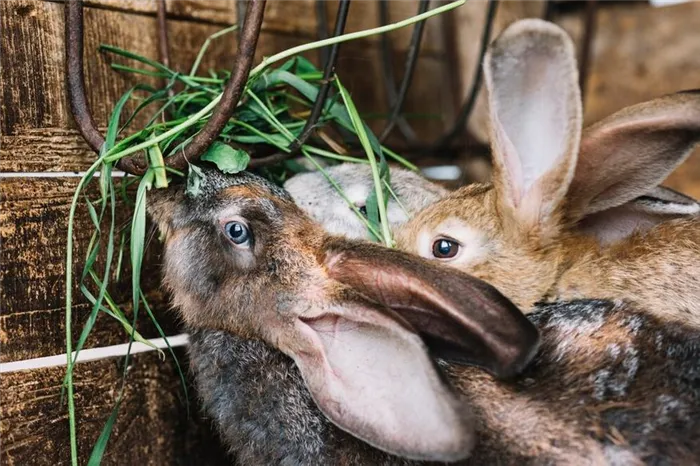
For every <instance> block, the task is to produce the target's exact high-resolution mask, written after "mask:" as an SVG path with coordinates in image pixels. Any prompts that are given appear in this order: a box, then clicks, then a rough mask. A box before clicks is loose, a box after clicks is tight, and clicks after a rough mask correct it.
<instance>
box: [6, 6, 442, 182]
mask: <svg viewBox="0 0 700 466" xmlns="http://www.w3.org/2000/svg"><path fill="white" fill-rule="evenodd" d="M280 3H286V2H280ZM3 5H4V6H3V7H2V9H1V10H0V16H1V17H2V18H1V21H2V27H3V28H5V29H4V30H6V31H10V33H9V34H3V35H2V38H1V39H0V40H2V44H0V45H2V46H3V51H4V53H3V54H2V57H0V65H2V67H1V70H0V77H2V80H0V87H2V89H1V90H0V93H1V94H2V96H3V101H2V103H1V105H2V110H3V116H4V118H3V121H2V130H3V141H2V144H0V170H1V171H6V172H23V171H75V170H84V169H86V168H87V167H88V166H89V165H90V164H92V162H93V161H94V154H92V152H91V151H90V150H89V149H88V148H87V146H86V145H85V144H84V142H82V141H81V138H80V136H79V135H78V134H77V132H76V131H75V129H74V127H73V123H72V121H71V118H70V116H69V114H68V113H67V112H68V108H67V106H66V102H65V97H64V92H65V87H64V79H63V29H62V28H63V10H62V5H61V4H58V3H44V2H36V1H30V0H22V1H21V2H20V1H13V2H12V3H10V4H3ZM22 8H24V9H22ZM29 10H31V11H29ZM18 11H19V12H20V13H21V14H20V13H18ZM85 16H86V25H87V29H86V48H85V51H86V82H87V83H89V85H88V94H89V96H88V97H89V101H90V102H91V105H92V108H93V113H94V115H95V119H96V121H97V122H98V125H101V126H103V127H104V126H105V125H106V122H107V119H108V116H109V113H110V112H111V109H112V106H113V105H114V103H115V102H116V101H117V100H118V99H119V97H120V96H121V94H122V93H123V92H124V91H126V90H127V89H129V88H130V87H131V86H133V85H134V84H136V82H137V80H136V79H135V78H134V77H133V76H131V75H126V74H123V73H116V72H114V71H113V70H111V69H110V68H109V66H108V63H109V60H111V59H112V57H108V56H105V55H102V54H99V53H98V52H97V51H96V48H97V46H98V45H99V44H100V43H109V44H113V45H116V46H119V47H122V48H126V49H128V50H133V51H135V52H136V53H140V54H143V55H145V56H149V57H151V58H155V57H156V56H157V52H156V50H157V38H156V37H155V30H154V28H155V19H154V18H152V17H149V16H138V15H136V16H135V15H130V14H125V13H122V12H119V11H110V10H104V9H92V8H88V9H86V12H85ZM18 24H19V25H20V26H17V25H18ZM125 24H129V25H130V27H128V28H127V27H124V25H125ZM170 25H171V34H172V49H173V57H172V61H173V63H174V67H175V68H177V69H188V68H189V66H190V64H191V62H192V61H193V60H194V58H195V54H196V50H197V48H198V47H199V46H200V45H201V44H202V43H203V41H204V40H205V38H206V37H207V36H208V35H210V34H211V33H213V32H215V31H217V30H218V29H219V28H218V27H217V26H211V25H207V24H193V23H188V22H183V21H170ZM37 31H38V33H37ZM303 42H304V41H303V39H299V38H295V37H291V36H284V35H273V34H264V35H263V36H262V38H261V41H260V46H259V48H258V57H259V58H261V57H262V56H263V55H267V56H269V55H270V54H272V53H274V52H277V51H279V50H284V49H286V48H288V47H291V46H294V45H298V44H300V43H303ZM37 50H40V51H41V53H38V54H37V53H36V51H37ZM232 50H233V47H232V46H231V44H230V42H229V41H228V40H219V41H216V42H214V43H213V44H212V46H211V47H210V53H208V55H207V57H208V58H207V59H205V61H204V63H203V69H206V68H207V67H214V66H217V67H219V68H222V67H228V66H229V64H230V63H231V61H232V59H233V55H232ZM307 56H308V57H309V58H310V59H312V60H315V59H316V53H313V52H312V53H309V54H307ZM380 60H381V56H380V54H379V52H378V49H377V48H376V47H369V48H368V47H367V46H366V44H365V43H362V42H353V43H347V44H344V45H343V47H342V49H341V57H340V60H339V67H338V70H339V75H340V76H341V78H342V79H343V81H344V83H345V84H346V86H348V88H349V89H350V90H351V91H352V93H353V97H354V98H355V99H356V101H357V102H356V103H357V105H358V107H359V108H360V110H361V111H362V112H365V113H384V114H386V112H387V110H386V104H385V102H386V98H385V93H384V88H383V86H382V85H381V75H380V63H381V61H380ZM403 60H404V54H401V53H397V54H395V56H394V64H395V68H396V74H397V76H400V75H401V73H402V72H403V70H402V67H403ZM120 62H121V63H124V62H123V61H120ZM222 64H223V65H222ZM445 78H446V76H445V67H444V66H443V64H442V62H441V61H440V60H438V59H436V58H431V57H423V58H421V59H420V60H419V62H418V65H417V70H416V74H415V78H414V81H413V84H412V87H411V91H410V93H409V96H408V99H407V102H406V106H405V111H406V112H415V113H422V114H432V115H433V116H435V117H442V116H444V117H445V118H449V115H447V113H446V111H445V108H448V109H450V108H452V107H453V101H452V100H451V95H450V92H449V89H448V88H447V87H446V86H442V85H436V82H444V79H445ZM146 81H147V82H148V80H146ZM151 82H152V83H153V84H155V83H156V81H151ZM131 108H133V105H132V107H131ZM140 123H143V119H142V120H141V121H138V120H137V121H135V122H134V125H135V126H136V127H138V125H139V124H140ZM415 126H416V131H417V132H418V134H419V135H420V136H421V137H424V138H425V139H432V138H434V137H436V136H437V135H438V134H439V133H440V132H441V131H442V128H443V127H444V124H443V123H442V122H441V121H440V120H439V118H438V119H432V120H421V121H419V122H418V123H416V125H415ZM373 127H375V128H382V127H383V125H382V124H381V123H376V122H375V123H374V124H373Z"/></svg>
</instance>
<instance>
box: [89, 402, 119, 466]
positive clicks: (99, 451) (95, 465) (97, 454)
mask: <svg viewBox="0 0 700 466" xmlns="http://www.w3.org/2000/svg"><path fill="white" fill-rule="evenodd" d="M122 395H123V392H120V393H119V398H118V399H117V403H116V404H115V405H114V408H113V409H112V414H110V416H109V418H108V419H107V422H106V423H105V425H104V427H103V428H102V432H101V433H100V436H99V437H98V439H97V442H96V443H95V446H94V447H93V448H92V453H91V454H90V459H89V460H88V466H100V463H102V456H104V453H105V449H106V448H107V442H109V437H110V435H111V434H112V429H113V428H114V423H115V422H116V420H117V415H118V414H119V407H120V406H121V403H122Z"/></svg>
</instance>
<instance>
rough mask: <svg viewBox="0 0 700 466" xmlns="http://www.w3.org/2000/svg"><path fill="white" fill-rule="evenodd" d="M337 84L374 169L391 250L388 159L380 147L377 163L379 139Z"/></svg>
mask: <svg viewBox="0 0 700 466" xmlns="http://www.w3.org/2000/svg"><path fill="white" fill-rule="evenodd" d="M335 83H336V85H337V86H338V91H339V92H340V95H341V97H342V98H343V102H344V103H345V106H346V108H347V112H348V116H349V117H350V119H351V121H352V125H353V127H354V129H355V132H356V134H357V137H358V139H359V140H360V144H361V145H362V148H363V149H364V150H365V153H366V154H367V159H369V163H370V167H371V168H372V179H373V180H374V195H375V199H376V202H375V204H376V205H377V208H378V210H379V221H380V224H381V227H382V238H381V239H382V240H383V242H384V244H385V245H386V246H387V247H390V248H391V247H393V240H392V238H391V229H390V228H389V218H388V217H387V213H386V201H387V198H388V194H387V192H386V188H385V187H384V184H383V183H382V180H383V179H386V177H387V174H388V173H389V169H388V166H387V164H386V159H385V158H384V154H382V152H381V147H379V155H380V161H379V164H378V163H377V160H376V158H375V153H376V151H375V149H374V145H373V144H372V138H373V139H374V141H376V140H377V139H376V138H374V135H372V138H370V135H371V134H372V133H371V132H369V131H367V127H366V125H365V124H364V123H363V122H362V119H361V118H360V114H359V113H358V112H357V108H356V107H355V103H354V102H353V101H352V99H351V98H350V94H349V93H348V91H347V89H345V87H344V86H343V85H342V84H341V83H340V80H338V79H337V77H336V80H335ZM370 198H371V196H370ZM373 202H374V201H373ZM368 213H369V210H368Z"/></svg>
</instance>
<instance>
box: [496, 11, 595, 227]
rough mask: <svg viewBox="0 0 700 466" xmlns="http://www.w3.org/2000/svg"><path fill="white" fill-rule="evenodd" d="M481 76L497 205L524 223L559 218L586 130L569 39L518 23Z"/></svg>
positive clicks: (552, 29) (536, 23)
mask: <svg viewBox="0 0 700 466" xmlns="http://www.w3.org/2000/svg"><path fill="white" fill-rule="evenodd" d="M484 75H485V79H486V85H487V89H488V95H489V104H490V117H491V132H492V134H491V139H492V140H491V145H492V149H493V158H494V178H493V179H494V184H495V186H496V189H497V194H498V198H499V203H500V204H501V206H502V207H503V209H504V210H505V211H506V212H512V213H513V214H515V217H516V220H517V221H518V222H520V223H523V222H524V223H525V224H527V225H532V226H536V225H546V224H548V223H551V222H554V223H556V217H555V216H554V214H555V213H557V212H558V209H559V208H560V207H561V206H562V204H563V201H564V197H565V195H566V192H567V190H568V188H569V183H570V182H571V178H572V176H573V173H574V168H575V166H576V156H577V153H578V146H579V140H580V135H581V96H580V90H579V88H578V71H577V68H576V59H575V51H574V46H573V44H572V42H571V39H570V38H569V37H568V36H567V34H566V33H565V32H564V31H563V30H562V29H561V28H559V27H558V26H555V25H554V24H551V23H547V22H545V21H541V20H537V19H527V20H522V21H518V22H516V23H514V24H512V25H511V26H509V27H508V28H507V29H506V30H505V31H504V32H503V33H502V34H501V36H500V37H499V38H498V39H497V40H496V41H495V42H494V43H493V45H492V46H491V49H490V50H489V52H488V54H487V55H486V57H485V61H484Z"/></svg>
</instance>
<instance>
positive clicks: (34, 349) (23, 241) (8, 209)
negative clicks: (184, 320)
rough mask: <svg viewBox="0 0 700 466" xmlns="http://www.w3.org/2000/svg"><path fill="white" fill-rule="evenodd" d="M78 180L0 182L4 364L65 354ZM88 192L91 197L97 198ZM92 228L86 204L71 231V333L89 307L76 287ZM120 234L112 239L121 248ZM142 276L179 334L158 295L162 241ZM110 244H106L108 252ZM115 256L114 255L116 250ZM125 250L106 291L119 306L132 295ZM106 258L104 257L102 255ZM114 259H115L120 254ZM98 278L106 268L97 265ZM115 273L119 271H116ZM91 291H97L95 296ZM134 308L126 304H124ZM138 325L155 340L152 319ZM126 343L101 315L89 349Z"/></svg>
mask: <svg viewBox="0 0 700 466" xmlns="http://www.w3.org/2000/svg"><path fill="white" fill-rule="evenodd" d="M77 182H78V179H77V178H48V179H47V178H5V179H3V180H2V183H0V241H1V242H2V249H1V250H0V263H2V270H0V284H1V285H2V288H1V290H0V300H1V301H2V303H3V305H2V309H0V344H2V347H3V351H2V354H1V355H0V361H3V362H5V361H14V360H19V359H23V358H29V357H40V356H49V355H52V354H59V353H62V352H64V351H65V349H64V348H65V336H64V333H65V323H64V307H63V305H64V299H65V273H66V270H65V255H66V237H67V233H68V230H67V228H68V212H69V209H70V202H71V200H72V196H73V192H74V190H75V188H76V186H77ZM94 194H95V189H94V188H93V189H89V190H88V195H94ZM117 209H118V210H117V211H118V212H119V215H118V220H117V225H120V224H123V223H124V221H125V220H126V218H127V216H129V215H130V208H128V207H127V206H126V205H124V204H122V203H120V204H119V206H118V207H117ZM92 231H93V227H92V222H91V220H90V217H89V214H88V212H87V209H86V208H85V207H84V206H83V207H82V208H81V209H79V210H78V211H77V213H76V218H75V230H74V241H75V249H74V259H75V261H74V276H75V280H74V281H75V283H74V289H73V296H74V303H75V304H76V305H77V307H76V310H75V313H76V314H75V318H74V321H73V328H74V332H73V333H74V338H77V336H78V335H79V333H80V330H81V329H82V326H83V323H84V322H85V319H86V317H87V315H89V312H90V311H89V306H87V304H88V303H87V301H86V300H85V299H84V298H83V296H82V294H81V293H80V291H79V289H78V287H77V280H78V278H79V276H80V273H81V271H82V268H83V264H84V257H85V252H86V247H87V244H88V242H89V240H90V236H91V235H92ZM118 241H119V240H118V237H117V239H116V240H115V243H117V245H118ZM151 246H152V247H151V248H150V249H149V253H148V254H147V256H146V262H145V268H144V273H143V277H142V283H143V288H144V289H145V290H146V292H148V293H149V296H150V298H151V302H152V303H153V305H154V312H155V313H156V315H157V317H158V319H159V322H160V324H161V325H162V326H163V327H164V328H165V331H166V332H169V333H171V334H172V333H175V332H177V330H178V329H177V325H175V316H174V314H171V313H170V312H168V311H167V299H166V298H165V297H164V296H163V295H162V294H161V293H160V292H159V288H160V284H159V282H160V271H159V268H158V254H159V248H158V242H157V239H156V240H154V241H153V242H152V243H151ZM105 247H106V242H103V243H102V251H103V252H104V251H105ZM115 254H116V253H115ZM128 254H129V253H128V250H126V251H125V252H124V262H123V265H124V267H123V269H122V279H121V281H120V282H117V283H113V284H112V285H111V286H110V288H109V291H110V293H111V295H112V296H113V298H114V299H115V300H116V302H117V303H128V302H130V297H131V287H130V280H131V275H130V274H131V271H130V267H129V260H128V257H129V256H128ZM101 257H103V256H101ZM115 263H116V256H115ZM98 271H99V274H100V276H101V275H102V273H103V272H102V267H99V268H98ZM112 277H114V275H112ZM94 292H95V291H94V289H93V293H94ZM123 309H124V310H126V311H127V313H128V310H129V306H125V307H123ZM139 322H141V324H140V325H139V326H137V330H139V331H140V332H142V333H143V335H144V337H156V336H158V332H157V331H156V329H155V328H154V327H153V326H152V325H150V324H148V318H147V315H146V314H145V313H142V314H141V316H140V318H139ZM125 340H126V337H125V334H124V330H123V327H122V326H121V325H120V324H119V323H118V322H116V321H115V320H114V319H112V318H111V317H109V316H107V315H103V316H101V317H100V318H99V319H98V324H97V328H96V332H95V334H94V335H93V337H92V338H91V339H90V340H89V342H88V345H87V346H88V347H90V346H102V345H108V344H115V343H122V342H124V341H125Z"/></svg>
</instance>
